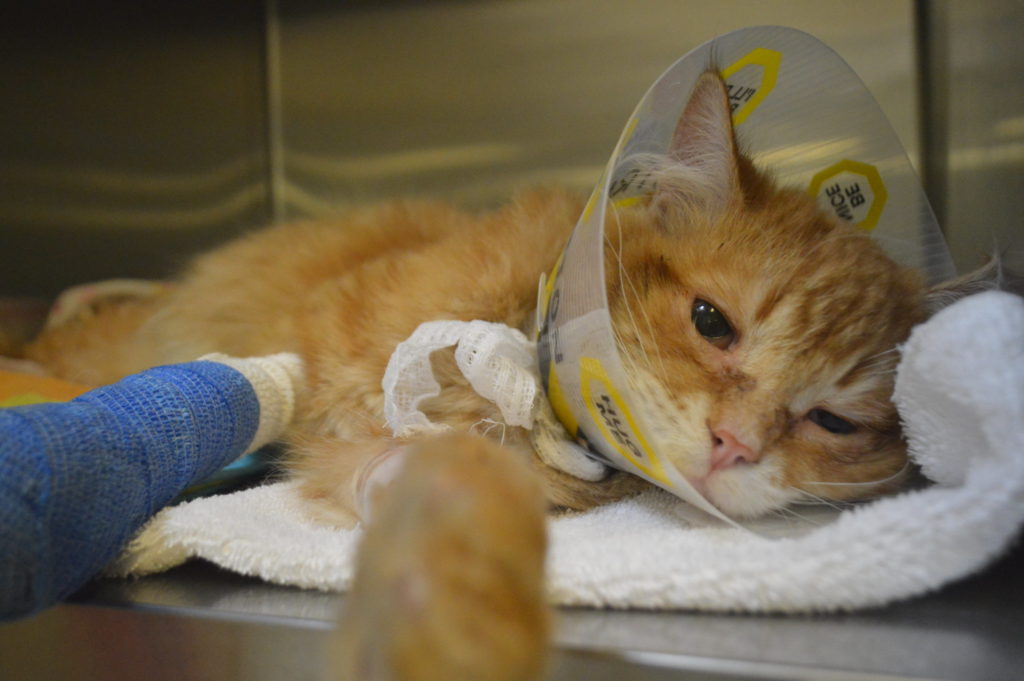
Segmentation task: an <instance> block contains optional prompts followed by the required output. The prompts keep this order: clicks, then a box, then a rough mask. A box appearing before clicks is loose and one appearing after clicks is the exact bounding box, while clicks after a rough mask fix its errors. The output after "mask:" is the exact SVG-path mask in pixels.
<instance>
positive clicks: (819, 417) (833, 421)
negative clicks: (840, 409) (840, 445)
mask: <svg viewBox="0 0 1024 681" xmlns="http://www.w3.org/2000/svg"><path fill="white" fill-rule="evenodd" d="M807 419H808V420H809V421H810V422H811V423H813V424H815V425H817V426H819V427H821V428H824V429H825V430H827V431H828V432H830V433H834V434H835V435H849V434H850V433H852V432H853V431H855V430H857V426H856V425H854V424H853V423H850V422H849V421H847V420H846V419H844V418H842V417H839V416H836V415H835V414H833V413H832V412H830V411H826V410H825V409H821V408H817V407H816V408H814V409H811V410H810V411H809V412H807Z"/></svg>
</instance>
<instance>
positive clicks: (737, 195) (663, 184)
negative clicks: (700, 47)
mask: <svg viewBox="0 0 1024 681" xmlns="http://www.w3.org/2000/svg"><path fill="white" fill-rule="evenodd" d="M667 156H668V163H666V164H665V166H664V167H663V168H659V170H658V171H657V173H656V174H657V177H656V178H655V179H656V181H657V183H658V188H657V189H656V190H655V195H654V205H655V206H656V208H657V209H659V210H660V211H664V210H666V209H670V208H671V206H673V205H682V206H686V207H693V208H700V209H703V210H704V211H707V212H709V213H711V214H717V213H720V212H721V211H722V210H723V209H724V208H725V207H726V206H728V205H729V204H730V203H731V202H733V201H735V200H737V199H741V198H742V193H741V190H740V169H739V155H738V152H737V148H736V137H735V134H734V133H733V128H732V111H731V109H730V107H729V95H728V92H727V90H726V87H725V83H724V82H723V81H722V78H721V77H720V76H719V75H718V74H717V73H716V72H714V71H705V72H704V73H703V74H701V76H700V77H699V78H698V79H697V82H696V84H695V85H694V87H693V92H692V93H691V94H690V99H689V101H688V102H687V103H686V107H685V108H684V109H683V113H682V115H681V116H680V117H679V122H678V123H677V124H676V128H675V131H674V132H673V134H672V141H671V144H670V146H669V150H668V154H667Z"/></svg>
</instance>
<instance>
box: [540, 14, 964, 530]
mask: <svg viewBox="0 0 1024 681" xmlns="http://www.w3.org/2000/svg"><path fill="white" fill-rule="evenodd" d="M712 63H716V64H718V65H721V66H722V67H723V68H722V71H721V74H722V77H723V79H724V80H725V82H726V85H727V88H728V93H729V100H730V104H731V107H732V118H733V127H734V128H736V129H737V131H738V134H739V135H740V136H741V137H742V140H743V147H744V150H745V152H746V153H747V154H748V155H749V156H750V157H751V158H752V159H753V161H754V163H755V164H757V165H759V166H765V167H770V168H771V169H772V171H773V173H774V175H775V177H776V178H777V179H778V180H779V182H780V183H781V184H783V185H788V186H795V187H805V188H806V189H807V191H808V193H810V194H811V195H813V196H816V197H817V200H818V203H819V205H820V206H822V208H824V209H826V210H831V211H832V212H833V213H834V214H835V215H836V216H838V217H839V218H841V219H843V220H847V221H849V222H852V223H854V224H856V225H857V226H858V227H860V228H861V229H863V230H865V231H867V232H869V233H870V234H871V235H872V236H873V237H875V238H876V239H877V240H878V242H879V244H880V245H881V246H882V247H883V248H884V249H885V250H886V252H887V253H888V254H889V255H890V256H891V257H892V258H893V259H894V260H896V261H897V262H899V263H901V264H903V265H906V266H912V267H916V268H918V269H919V270H921V271H922V272H923V273H924V275H925V277H926V278H927V279H928V280H929V281H931V282H937V281H941V280H944V279H948V278H950V277H952V276H953V275H954V273H955V270H954V268H953V263H952V260H951V258H950V256H949V252H948V250H947V248H946V244H945V242H944V241H943V238H942V235H941V233H940V231H939V228H938V225H937V224H936V222H935V217H934V215H933V214H932V211H931V207H930V206H929V204H928V200H927V198H926V197H925V195H924V192H923V190H922V188H921V185H920V182H919V181H918V179H917V176H916V175H915V174H914V171H913V169H912V168H911V166H910V162H909V161H908V159H907V156H906V153H905V152H904V150H903V147H902V145H901V144H900V142H899V139H898V138H897V137H896V134H895V133H894V132H893V130H892V127H891V126H890V125H889V122H888V120H886V118H885V115H884V114H883V113H882V111H881V109H880V108H879V106H878V104H877V103H876V102H875V100H874V98H873V97H872V96H871V94H870V93H869V92H868V90H867V88H866V87H865V86H864V84H863V83H862V82H861V80H860V79H859V78H858V77H857V75H856V74H855V73H854V72H853V70H852V69H851V68H850V67H849V66H848V65H847V64H846V62H845V61H843V59H842V58H840V57H839V56H838V55H837V54H836V53H835V52H833V51H832V50H831V49H829V48H828V47H826V46H825V45H824V44H822V43H821V42H819V41H818V40H817V39H815V38H813V37H811V36H809V35H807V34H806V33H803V32H801V31H796V30H793V29H789V28H782V27H776V26H758V27H753V28H746V29H741V30H738V31H734V32H732V33H728V34H726V35H724V36H720V37H718V38H715V39H714V40H711V41H709V42H707V43H705V44H703V45H701V46H700V47H698V48H696V49H694V50H693V51H691V52H690V53H689V54H687V55H686V56H684V57H683V58H682V59H680V60H679V61H677V62H676V63H675V64H673V65H672V66H671V67H670V68H669V69H668V70H667V71H666V72H665V73H664V74H663V75H662V76H661V77H660V78H658V80H657V81H655V83H654V85H652V86H651V88H650V89H649V90H648V91H647V94H645V95H644V97H643V99H641V100H640V103H639V104H638V105H637V107H636V110H635V111H634V112H633V115H632V116H631V117H630V119H629V122H628V123H627V124H626V127H625V129H624V130H623V132H622V135H621V137H620V138H619V142H618V144H617V145H616V147H615V151H614V152H613V153H612V156H611V158H610V159H609V160H608V164H607V166H606V167H605V171H604V173H603V174H602V176H601V179H600V180H599V181H598V183H597V186H596V187H595V188H594V191H593V193H592V194H591V196H590V200H589V201H588V203H587V205H586V208H585V209H584V211H583V214H582V216H581V217H580V219H579V222H578V223H577V225H576V228H575V231H574V232H573V234H572V236H571V237H570V239H569V242H568V244H567V245H566V247H565V250H564V251H563V253H562V256H561V257H560V258H559V261H558V263H557V264H556V265H555V268H554V270H553V271H552V272H551V274H550V275H549V276H547V277H542V278H541V287H540V293H539V297H540V300H539V305H538V312H537V314H538V328H539V329H540V334H539V338H538V345H537V354H538V364H539V369H540V376H541V381H542V383H543V386H544V389H545V391H546V392H547V396H548V399H549V401H550V403H551V406H552V408H553V410H554V412H555V414H556V415H557V416H558V419H559V420H560V421H561V422H562V424H563V425H564V426H565V428H566V430H567V431H568V432H569V433H570V434H571V435H572V436H574V437H575V438H576V440H577V441H579V442H581V443H582V444H584V445H585V446H586V447H587V449H588V451H589V454H590V456H592V457H593V458H594V459H596V460H599V461H601V462H604V463H606V464H608V465H610V466H613V467H614V468H618V469H621V470H624V471H628V472H630V473H634V474H636V475H639V476H641V477H643V478H645V479H647V480H649V481H651V482H653V483H655V484H656V485H658V486H660V487H663V488H664V489H666V490H668V491H670V492H672V493H673V494H675V495H677V496H679V497H681V498H682V499H684V500H686V501H688V502H689V503H691V504H693V505H694V506H697V507H698V508H701V509H703V510H704V511H706V512H708V513H711V514H712V515H714V516H716V517H718V518H721V519H723V520H725V521H727V522H730V523H732V521H731V520H730V519H729V518H727V517H726V516H725V515H724V514H723V513H722V512H721V511H720V510H719V509H717V508H716V507H715V506H713V505H712V504H711V503H710V502H709V501H707V500H706V499H705V498H704V497H703V496H701V494H700V493H699V492H698V491H697V490H696V489H695V488H694V487H693V486H692V485H691V484H690V483H689V482H688V481H687V480H686V479H685V478H684V477H683V476H682V475H681V474H680V473H679V472H678V471H677V470H676V469H675V468H674V467H673V466H672V464H671V463H670V462H669V460H668V459H667V458H666V457H665V456H664V453H663V452H660V451H658V450H657V446H656V443H655V442H653V441H652V440H651V439H650V437H649V436H648V435H647V434H648V433H649V432H650V431H649V430H648V428H647V427H646V424H645V421H644V419H645V415H644V414H643V413H640V412H639V411H637V410H636V409H634V408H633V406H634V405H635V404H636V403H635V402H634V401H633V400H632V397H631V395H630V394H629V389H628V382H627V379H626V374H625V372H624V370H623V365H622V361H621V359H620V358H619V354H618V351H617V349H616V346H615V337H614V335H613V332H612V322H611V316H610V314H609V310H608V300H607V295H606V291H605V275H604V257H603V250H604V219H605V209H606V207H607V204H608V203H609V202H613V203H615V202H619V201H623V200H628V199H630V198H634V197H636V196H640V195H643V194H644V193H646V192H649V191H650V190H651V186H650V182H649V181H648V182H644V179H643V174H642V173H638V172H637V166H636V165H635V164H633V163H632V162H631V159H634V158H636V157H637V156H638V155H650V154H652V153H653V154H665V153H666V152H667V151H668V147H669V144H670V141H671V139H672V135H673V132H674V130H675V127H676V123H677V121H678V119H679V117H680V114H681V112H682V111H683V109H684V108H685V106H686V103H687V101H688V100H689V97H690V93H691V91H692V90H693V86H694V84H695V83H696V81H697V78H698V77H699V76H700V74H701V73H703V72H704V71H705V70H706V69H707V68H708V65H709V64H712Z"/></svg>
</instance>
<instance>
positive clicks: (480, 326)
mask: <svg viewBox="0 0 1024 681" xmlns="http://www.w3.org/2000/svg"><path fill="white" fill-rule="evenodd" d="M452 346H454V347H455V363H456V364H457V365H458V367H459V370H460V371H461V372H462V374H463V375H464V376H465V377H466V379H467V380H468V381H469V384H470V385H471V386H472V387H473V390H475V391H476V392H477V393H478V394H479V395H480V396H482V397H484V398H486V399H488V400H490V401H491V402H493V403H494V404H495V405H497V407H498V410H499V411H500V412H501V417H502V419H504V422H505V423H506V424H507V425H510V426H521V427H523V428H526V429H527V430H530V431H531V432H530V441H531V444H532V445H533V447H534V449H535V450H536V452H537V454H538V455H539V456H540V458H541V460H542V461H544V463H546V464H547V465H549V466H552V467H553V468H557V469H558V470H561V471H563V472H565V473H568V474H569V475H573V476H575V477H578V478H583V479H585V480H600V479H601V478H603V477H604V476H605V475H606V474H607V468H606V467H605V466H604V465H603V464H601V463H599V462H597V461H594V460H593V459H591V458H590V457H589V456H588V455H587V453H586V451H585V450H584V449H583V448H582V447H579V446H578V445H576V444H575V443H574V442H572V440H571V438H570V437H569V434H568V433H567V432H566V431H565V428H563V427H562V425H561V423H559V422H558V420H557V419H556V418H555V417H554V414H553V413H552V412H551V407H550V405H549V404H548V402H547V400H546V399H544V397H543V395H541V390H540V381H539V377H538V375H537V346H536V344H535V343H532V342H531V341H529V340H528V339H527V338H526V336H525V335H523V333H522V332H521V331H519V330H517V329H513V328H511V327H508V326H506V325H504V324H497V323H494V322H484V321H479V320H476V321H472V322H459V321H437V322H427V323H425V324H421V325H420V326H419V328H417V329H416V331H414V332H413V334H412V335H411V336H410V337H409V338H408V339H407V340H405V341H403V342H402V343H399V345H398V347H397V348H395V351H394V353H393V354H392V355H391V360H390V361H389V362H388V367H387V370H386V371H385V372H384V380H383V382H382V385H383V388H384V417H385V419H386V420H387V425H388V427H389V428H390V429H391V432H392V433H393V434H394V435H395V436H396V437H409V436H411V435H416V434H419V433H429V432H442V431H445V430H448V429H449V427H448V426H446V425H443V424H439V423H434V422H433V421H431V420H430V419H428V418H427V416H426V414H424V413H423V412H422V411H421V410H420V408H419V405H420V403H421V402H422V401H423V400H425V399H428V398H430V397H435V396H437V395H439V394H440V392H441V386H440V384H439V383H438V382H437V379H436V378H434V371H433V368H432V367H431V364H430V355H431V354H432V353H433V352H435V351H436V350H441V349H443V348H449V347H452Z"/></svg>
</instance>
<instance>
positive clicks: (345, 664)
mask: <svg viewBox="0 0 1024 681" xmlns="http://www.w3.org/2000/svg"><path fill="white" fill-rule="evenodd" d="M389 447H392V445H391V444H389V445H386V446H385V447H384V448H383V449H381V450H380V451H379V452H377V456H376V458H375V459H374V458H371V459H370V460H368V461H366V462H365V463H366V466H367V468H366V470H364V471H362V472H361V475H357V477H356V478H355V480H357V481H361V483H360V482H357V484H356V492H355V497H356V498H357V499H359V498H360V495H361V494H362V497H361V498H362V502H361V503H364V504H366V506H363V507H362V512H363V513H364V514H365V513H367V512H368V513H369V515H370V520H369V523H368V525H367V529H366V535H365V537H364V539H363V542H362V545H361V549H360V553H359V556H358V562H357V566H356V577H355V583H354V585H353V589H352V591H351V593H350V594H349V595H348V598H347V600H346V603H345V607H344V611H343V615H342V620H341V624H340V626H339V630H338V633H337V635H336V638H335V640H334V643H333V646H332V651H331V656H332V667H333V669H332V676H331V678H338V679H353V680H354V679H360V680H363V681H372V680H373V679H400V680H402V681H414V680H415V681H421V680H422V681H426V680H432V679H438V680H440V679H446V680H449V679H477V680H480V681H490V680H494V681H499V680H501V681H526V680H528V679H537V678H540V677H541V675H542V674H543V671H544V667H545V661H546V654H547V648H548V643H547V641H548V633H549V617H550V616H549V612H548V608H547V605H546V603H545V598H544V579H543V567H544V553H545V543H546V540H545V521H544V513H545V501H544V495H543V492H542V488H541V485H540V483H539V481H538V479H537V475H536V473H535V472H534V471H533V470H532V469H531V466H530V465H529V463H528V461H527V457H526V456H524V453H523V452H517V451H514V450H510V449H507V448H503V447H501V446H499V445H497V444H496V443H494V442H491V441H489V440H487V439H484V438H481V437H476V436H472V435H465V434H452V435H445V436H438V437H432V438H428V439H425V440H423V441H419V442H413V443H408V444H405V445H402V446H401V447H400V448H399V449H397V450H395V449H393V448H392V449H389ZM361 485H363V486H365V485H369V486H370V488H371V489H370V490H369V491H366V490H361V489H360V486H361ZM364 492H365V493H364Z"/></svg>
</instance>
